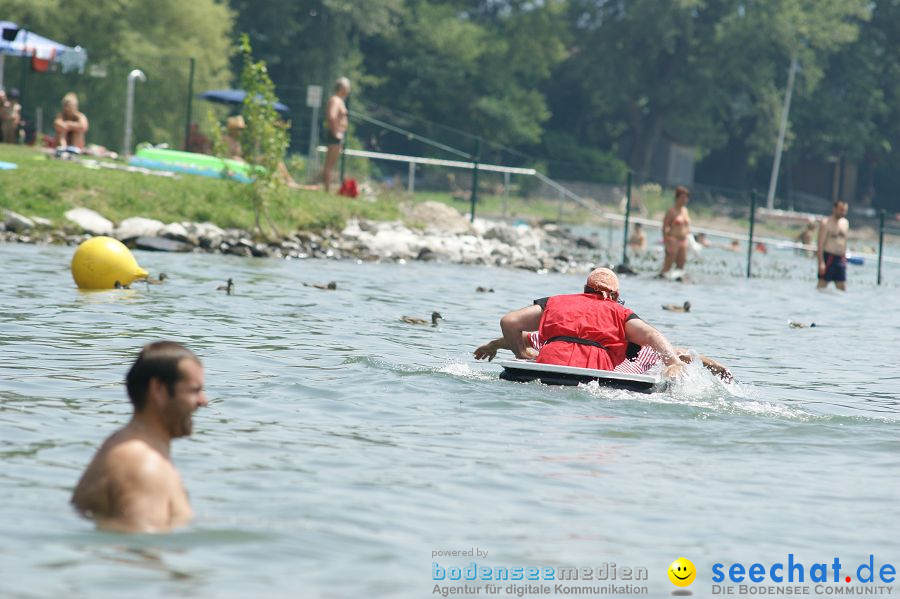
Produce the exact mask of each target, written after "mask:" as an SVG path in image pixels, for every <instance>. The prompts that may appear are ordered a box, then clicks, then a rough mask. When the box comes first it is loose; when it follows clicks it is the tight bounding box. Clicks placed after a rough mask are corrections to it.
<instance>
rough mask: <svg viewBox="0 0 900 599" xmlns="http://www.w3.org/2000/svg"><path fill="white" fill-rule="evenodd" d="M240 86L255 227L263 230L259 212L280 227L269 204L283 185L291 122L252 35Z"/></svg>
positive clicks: (244, 46) (244, 43)
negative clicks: (256, 55)
mask: <svg viewBox="0 0 900 599" xmlns="http://www.w3.org/2000/svg"><path fill="white" fill-rule="evenodd" d="M241 56H242V57H243V60H244V67H243V69H242V70H241V88H242V89H243V90H244V91H245V92H246V95H245V96H244V106H243V111H242V114H243V116H244V120H245V122H246V128H245V129H244V131H243V133H242V134H241V139H240V143H241V155H242V156H243V157H244V159H245V160H246V161H247V162H248V163H250V164H251V165H253V167H254V168H253V169H252V171H253V173H254V174H253V181H252V182H251V183H250V185H249V186H248V187H247V189H248V195H249V197H250V201H251V203H252V204H253V214H254V218H255V220H254V223H255V227H256V231H257V232H258V233H262V227H261V226H260V216H265V218H266V222H268V224H269V226H270V227H271V229H272V232H273V233H275V234H276V235H278V229H277V228H276V227H275V225H274V223H272V219H271V218H270V217H269V212H268V204H269V202H270V201H271V199H272V198H273V197H275V196H276V195H277V194H278V192H279V191H280V190H281V188H282V187H283V185H284V180H283V179H282V175H281V173H279V167H280V166H281V164H282V160H283V159H284V152H285V150H287V144H288V137H287V129H288V126H287V125H286V124H285V123H282V122H281V119H280V117H279V116H278V113H277V112H276V111H275V103H276V102H277V101H278V98H277V97H276V96H275V84H273V83H272V79H271V78H270V77H269V73H268V70H267V69H266V63H265V61H255V60H254V59H253V49H252V48H251V46H250V38H249V37H248V36H247V35H246V34H245V35H242V36H241Z"/></svg>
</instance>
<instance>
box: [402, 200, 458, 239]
mask: <svg viewBox="0 0 900 599" xmlns="http://www.w3.org/2000/svg"><path fill="white" fill-rule="evenodd" d="M406 221H407V222H409V223H412V224H415V225H419V226H421V227H423V228H424V229H426V230H428V229H434V230H437V231H446V232H447V233H469V232H471V231H472V225H471V224H470V223H469V221H468V219H466V218H465V217H464V216H463V215H462V214H460V213H459V212H457V211H456V209H455V208H453V207H452V206H448V205H447V204H442V203H440V202H432V201H428V202H422V203H421V204H416V205H415V206H413V207H412V208H411V209H410V210H409V211H408V212H407V213H406Z"/></svg>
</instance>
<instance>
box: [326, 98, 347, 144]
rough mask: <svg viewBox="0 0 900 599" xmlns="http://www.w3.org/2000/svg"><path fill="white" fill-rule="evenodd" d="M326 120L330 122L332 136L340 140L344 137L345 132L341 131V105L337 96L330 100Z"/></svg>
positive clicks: (329, 128)
mask: <svg viewBox="0 0 900 599" xmlns="http://www.w3.org/2000/svg"><path fill="white" fill-rule="evenodd" d="M325 118H326V120H327V121H328V130H329V131H331V133H332V135H334V136H335V137H337V138H338V139H340V138H341V136H342V135H343V132H341V131H340V127H341V105H340V101H339V100H338V99H337V98H336V97H335V96H332V97H331V98H329V100H328V106H327V107H326V108H325Z"/></svg>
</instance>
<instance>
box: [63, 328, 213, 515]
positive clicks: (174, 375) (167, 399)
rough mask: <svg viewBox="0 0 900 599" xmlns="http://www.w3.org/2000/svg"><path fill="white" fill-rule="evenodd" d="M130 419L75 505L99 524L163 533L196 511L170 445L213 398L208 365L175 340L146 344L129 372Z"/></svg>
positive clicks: (88, 474)
mask: <svg viewBox="0 0 900 599" xmlns="http://www.w3.org/2000/svg"><path fill="white" fill-rule="evenodd" d="M125 386H126V388H127V390H128V397H129V398H130V399H131V403H132V404H133V405H134V413H133V415H132V417H131V421H130V422H129V423H128V424H126V425H125V426H124V427H123V428H121V429H120V430H118V431H117V432H115V433H114V434H113V435H112V436H110V437H109V438H108V439H107V440H106V442H105V443H103V446H102V447H100V450H99V451H98V452H97V454H96V455H95V456H94V459H93V460H92V461H91V463H90V465H89V466H88V467H87V469H86V470H85V472H84V474H83V475H82V476H81V480H79V481H78V485H77V486H76V487H75V491H74V493H73V494H72V505H74V506H75V508H76V509H77V510H78V511H79V513H81V514H82V515H83V516H85V517H87V518H92V519H93V520H95V521H96V522H97V526H98V527H100V528H103V529H107V530H115V531H120V532H163V531H167V530H170V529H172V528H174V527H176V526H180V525H183V524H186V523H187V522H188V521H189V520H190V519H191V518H192V517H193V511H192V510H191V506H190V503H189V501H188V497H187V493H186V492H185V490H184V486H183V485H182V483H181V477H180V476H179V474H178V471H177V470H176V469H175V466H174V465H173V464H172V461H171V458H170V455H169V445H170V443H171V440H172V439H174V438H176V437H185V436H188V435H190V434H191V431H192V429H193V421H192V414H193V413H194V411H195V410H196V409H197V408H199V407H201V406H205V405H207V400H206V394H205V393H204V390H203V366H202V365H201V364H200V360H199V358H197V356H196V355H194V353H193V352H191V351H190V350H189V349H187V348H185V347H184V346H182V345H180V344H178V343H175V342H172V341H159V342H156V343H151V344H149V345H145V346H144V348H143V349H142V350H141V352H140V354H138V357H137V360H136V361H135V362H134V364H133V365H132V367H131V369H130V370H129V371H128V375H127V376H126V377H125Z"/></svg>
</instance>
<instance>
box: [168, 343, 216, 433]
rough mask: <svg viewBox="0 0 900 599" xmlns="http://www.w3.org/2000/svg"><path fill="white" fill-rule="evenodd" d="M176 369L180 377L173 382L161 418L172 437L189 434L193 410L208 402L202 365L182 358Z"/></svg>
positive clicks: (191, 427)
mask: <svg viewBox="0 0 900 599" xmlns="http://www.w3.org/2000/svg"><path fill="white" fill-rule="evenodd" d="M178 370H179V372H180V373H181V378H180V380H179V381H178V382H177V383H175V388H174V389H173V393H171V394H170V395H169V397H168V401H167V403H166V407H165V409H164V411H163V420H164V422H165V424H166V428H167V429H168V431H169V434H170V435H171V436H172V437H173V438H174V437H186V436H188V435H190V434H191V431H193V428H194V422H193V414H194V412H195V411H196V410H197V408H199V407H201V406H205V405H207V403H208V402H207V399H206V392H205V391H204V390H203V366H201V365H200V364H199V363H197V362H195V361H194V360H191V359H183V360H181V361H180V362H179V363H178Z"/></svg>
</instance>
